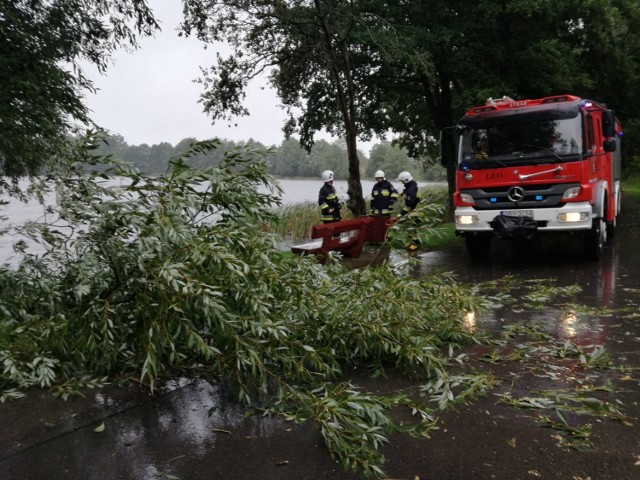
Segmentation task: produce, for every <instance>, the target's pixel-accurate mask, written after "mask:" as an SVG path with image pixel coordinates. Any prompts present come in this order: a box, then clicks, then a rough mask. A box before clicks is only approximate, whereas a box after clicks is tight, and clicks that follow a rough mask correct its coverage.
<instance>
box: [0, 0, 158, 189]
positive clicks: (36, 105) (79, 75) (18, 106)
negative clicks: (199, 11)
mask: <svg viewBox="0 0 640 480" xmlns="http://www.w3.org/2000/svg"><path fill="white" fill-rule="evenodd" d="M157 28H158V25H157V23H156V22H155V20H154V18H153V15H152V13H151V11H150V10H149V8H148V7H147V5H146V1H145V0H0V39H1V41H0V175H2V176H8V177H12V178H17V177H20V176H23V175H33V174H37V173H38V172H39V171H40V170H41V168H42V166H43V165H44V164H45V163H46V162H47V161H48V160H49V159H50V158H51V157H54V156H55V155H56V154H57V153H58V152H59V151H60V146H61V145H62V144H64V143H65V142H66V141H67V138H68V135H69V133H70V132H71V130H72V127H74V126H75V125H78V124H80V125H90V124H91V122H90V118H89V112H88V109H87V107H86V106H85V104H84V102H83V95H84V94H85V93H86V92H87V91H91V90H92V83H91V81H90V80H89V79H88V78H87V77H85V76H84V74H83V72H82V69H81V68H80V63H79V62H80V61H85V62H89V63H92V64H94V65H95V66H97V68H98V69H99V70H100V71H102V72H104V71H105V69H106V67H107V65H108V62H109V59H110V54H111V53H112V52H113V51H114V49H116V48H118V47H119V46H131V47H135V46H136V45H137V43H136V39H137V36H139V35H143V36H144V35H150V34H151V33H152V32H153V31H154V30H155V29H157Z"/></svg>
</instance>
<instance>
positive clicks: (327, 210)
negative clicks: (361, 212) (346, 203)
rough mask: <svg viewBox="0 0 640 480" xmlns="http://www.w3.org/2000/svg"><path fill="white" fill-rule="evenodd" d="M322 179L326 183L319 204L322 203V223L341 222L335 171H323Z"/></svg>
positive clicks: (320, 194)
mask: <svg viewBox="0 0 640 480" xmlns="http://www.w3.org/2000/svg"><path fill="white" fill-rule="evenodd" d="M322 181H323V182H324V184H323V185H322V188H321V189H320V193H319V195H318V205H320V212H321V214H322V223H332V222H339V221H340V220H341V219H342V217H341V215H340V201H339V200H338V193H337V192H336V189H335V187H334V186H333V172H332V171H331V170H325V171H324V172H322Z"/></svg>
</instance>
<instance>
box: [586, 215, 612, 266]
mask: <svg viewBox="0 0 640 480" xmlns="http://www.w3.org/2000/svg"><path fill="white" fill-rule="evenodd" d="M606 242H607V225H606V223H605V221H604V219H603V218H602V217H598V218H596V219H595V220H594V222H593V227H592V228H591V231H590V232H589V233H588V234H587V236H586V237H585V239H584V251H585V254H586V257H587V258H588V259H589V260H600V259H601V258H602V252H603V250H604V244H605V243H606Z"/></svg>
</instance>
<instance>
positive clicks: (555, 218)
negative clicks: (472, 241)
mask: <svg viewBox="0 0 640 480" xmlns="http://www.w3.org/2000/svg"><path fill="white" fill-rule="evenodd" d="M501 215H502V216H509V217H521V218H522V217H524V218H526V219H528V220H531V221H533V222H535V224H536V226H537V230H539V231H543V232H544V231H565V232H569V231H573V230H589V229H591V224H592V219H593V213H592V208H591V205H590V204H589V202H577V203H570V204H566V205H564V206H563V207H560V208H532V209H527V208H522V209H510V210H476V209H475V208H473V207H458V208H456V210H455V214H454V218H455V223H456V232H457V233H459V234H462V235H464V234H465V232H469V233H477V232H494V231H495V226H496V222H495V220H496V217H499V216H501Z"/></svg>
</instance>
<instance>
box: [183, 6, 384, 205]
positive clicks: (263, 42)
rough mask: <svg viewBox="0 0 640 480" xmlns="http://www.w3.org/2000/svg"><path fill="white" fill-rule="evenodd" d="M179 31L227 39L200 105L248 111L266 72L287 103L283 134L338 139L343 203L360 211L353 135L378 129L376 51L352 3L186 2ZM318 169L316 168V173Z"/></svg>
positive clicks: (226, 112)
mask: <svg viewBox="0 0 640 480" xmlns="http://www.w3.org/2000/svg"><path fill="white" fill-rule="evenodd" d="M184 3H185V14H186V18H185V22H184V25H183V26H184V30H185V32H187V33H188V34H190V33H192V32H195V33H196V34H197V36H198V37H199V38H200V39H202V40H203V41H205V42H212V43H213V42H226V43H228V44H229V45H230V46H231V47H232V53H231V54H230V55H229V56H228V57H226V58H223V57H222V56H221V55H218V59H217V64H216V65H215V66H213V67H212V68H211V69H210V70H208V71H205V78H204V84H205V87H206V92H205V93H204V95H203V103H204V106H205V110H206V111H207V112H208V113H209V114H211V115H212V117H213V118H215V119H219V118H230V117H232V116H235V115H243V114H247V113H249V112H248V110H247V109H246V107H245V106H244V105H243V104H242V100H243V99H244V96H245V89H246V87H247V85H248V83H249V81H250V80H251V79H252V78H255V77H256V76H258V75H260V74H261V73H263V72H264V71H265V70H266V71H269V72H270V79H271V83H272V84H273V86H274V87H275V88H276V89H277V92H278V95H279V97H280V99H281V101H282V103H283V105H284V106H285V107H286V108H287V110H288V113H289V119H288V122H287V124H286V125H285V126H284V131H285V134H286V136H287V137H289V136H291V135H292V134H294V133H297V134H299V135H300V140H301V143H302V145H304V146H305V147H306V148H307V149H310V148H311V147H312V146H313V144H314V134H315V133H316V132H318V131H320V130H323V129H324V130H327V131H328V132H330V133H332V134H334V135H336V136H339V137H341V138H344V140H345V143H346V147H347V157H348V158H347V160H348V167H349V178H348V185H349V188H348V192H347V193H348V194H349V205H348V206H349V208H350V210H351V211H352V212H353V213H354V214H363V213H365V210H366V206H365V203H364V200H363V195H362V186H361V183H360V160H359V158H358V153H357V140H358V138H360V139H363V140H368V139H370V138H371V136H372V134H373V133H380V132H382V129H381V127H380V125H381V122H380V121H379V120H378V119H379V118H380V111H379V110H378V104H377V103H376V99H377V96H376V95H374V94H373V92H371V91H370V88H372V85H371V84H367V83H365V82H364V79H365V78H366V77H367V76H369V75H370V74H371V69H372V62H374V61H375V58H376V56H375V55H372V54H371V52H370V51H369V50H368V47H369V44H368V43H367V42H364V41H362V38H363V37H364V36H367V35H368V34H369V32H368V27H367V26H366V22H365V17H363V16H362V12H360V10H359V2H357V1H344V0H322V1H320V0H306V1H305V0H289V1H281V0H278V1H275V0H273V1H265V0H224V1H222V0H219V1H203V0H185V2H184ZM317 173H318V175H319V173H320V172H317Z"/></svg>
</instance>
